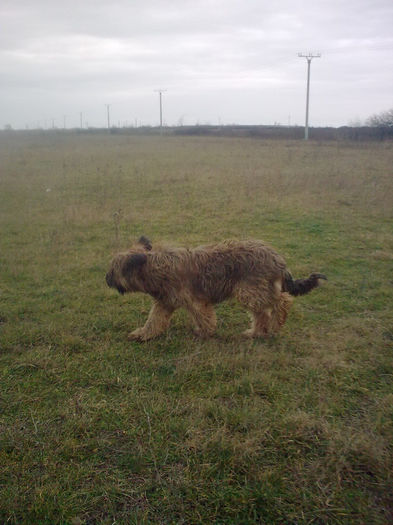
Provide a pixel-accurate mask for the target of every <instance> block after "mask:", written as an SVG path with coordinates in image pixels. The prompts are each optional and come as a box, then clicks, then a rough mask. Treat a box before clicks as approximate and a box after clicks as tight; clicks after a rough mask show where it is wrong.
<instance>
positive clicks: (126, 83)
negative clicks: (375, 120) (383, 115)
mask: <svg viewBox="0 0 393 525" xmlns="http://www.w3.org/2000/svg"><path fill="white" fill-rule="evenodd" d="M392 22H393V7H392V4H391V2H390V1H388V0H386V1H385V0H373V1H372V0H370V1H369V0H356V1H354V0H348V1H347V2H343V1H342V0H331V1H325V0H315V1H314V2H311V1H304V0H299V1H298V2H296V3H295V2H293V1H290V0H282V1H281V2H280V3H279V4H278V5H274V4H273V3H272V2H265V1H262V0H193V1H190V0H128V1H126V0H118V1H114V2H113V1H109V0H98V1H97V0H94V1H91V0H85V1H83V2H80V1H75V0H69V1H68V2H67V3H65V2H63V1H61V2H60V1H57V0H34V1H32V0H31V1H27V0H13V1H10V0H3V2H2V4H1V6H0V23H1V32H0V59H1V64H2V67H1V83H0V97H1V101H2V102H1V103H2V110H1V119H0V126H4V124H6V123H10V124H12V125H13V126H14V127H24V126H25V125H26V124H28V125H29V126H32V125H35V123H37V122H38V121H40V122H41V125H44V122H45V120H46V121H47V122H48V121H49V120H50V119H52V118H55V119H56V121H57V123H58V125H60V122H61V123H62V121H63V120H62V119H63V115H65V114H66V115H67V122H68V123H69V125H78V123H79V112H80V111H83V113H84V116H85V119H86V120H88V122H89V124H90V125H105V108H104V104H105V103H111V104H112V106H111V111H112V114H113V121H114V122H117V121H118V120H119V121H121V122H124V121H129V122H130V121H134V119H138V121H140V122H144V123H148V124H156V123H157V121H158V111H157V103H158V101H157V94H156V93H154V89H156V88H166V89H167V92H166V93H165V95H164V116H165V120H166V122H167V123H168V124H175V123H177V122H178V120H179V119H182V120H183V122H185V123H194V122H196V121H199V122H211V123H216V122H217V121H221V122H224V123H225V122H227V123H228V122H238V123H250V124H258V123H263V124H269V123H273V122H282V123H287V121H288V119H289V118H290V119H291V122H292V123H295V122H297V123H299V124H301V123H303V114H304V98H305V78H306V62H305V60H304V59H300V58H298V57H297V52H298V51H309V50H312V51H320V52H321V53H322V57H321V58H320V59H315V60H314V61H313V65H312V90H311V123H312V124H314V125H341V124H346V123H348V121H349V120H351V119H354V118H356V117H360V118H364V117H367V116H368V115H370V114H371V113H374V112H378V111H381V110H383V109H387V108H389V107H391V105H392V97H391V93H392V75H391V71H392V48H393V38H392V33H391V27H392ZM61 125H62V124H61Z"/></svg>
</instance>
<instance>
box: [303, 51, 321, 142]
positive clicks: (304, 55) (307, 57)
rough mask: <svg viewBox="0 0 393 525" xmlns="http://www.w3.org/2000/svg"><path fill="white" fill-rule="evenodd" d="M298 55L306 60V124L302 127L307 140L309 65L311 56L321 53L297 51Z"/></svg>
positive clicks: (314, 56)
mask: <svg viewBox="0 0 393 525" xmlns="http://www.w3.org/2000/svg"><path fill="white" fill-rule="evenodd" d="M297 56H298V57H301V58H305V59H306V60H307V97H306V124H305V127H304V140H308V107H309V100H310V66H311V60H312V59H313V58H321V53H316V54H315V55H313V54H312V53H307V54H305V53H298V55H297Z"/></svg>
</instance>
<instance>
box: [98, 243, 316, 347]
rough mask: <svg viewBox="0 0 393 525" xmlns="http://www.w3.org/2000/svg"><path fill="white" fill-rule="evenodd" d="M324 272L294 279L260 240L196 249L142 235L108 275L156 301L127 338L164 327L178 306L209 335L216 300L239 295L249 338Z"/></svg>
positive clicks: (275, 325)
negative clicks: (171, 245) (249, 319)
mask: <svg viewBox="0 0 393 525" xmlns="http://www.w3.org/2000/svg"><path fill="white" fill-rule="evenodd" d="M319 279H326V277H325V276H324V275H322V274H311V275H310V277H309V278H308V279H299V280H296V281H294V280H293V279H292V276H291V274H290V273H289V271H288V270H287V268H286V264H285V261H284V259H283V258H282V257H281V256H280V255H278V253H276V252H275V251H274V250H273V249H272V248H270V247H269V246H267V245H266V244H265V243H264V242H262V241H257V240H247V241H233V240H227V241H223V242H220V243H217V244H211V245H207V246H200V247H198V248H193V249H187V248H175V249H173V248H162V247H161V248H160V247H156V246H152V244H151V242H150V241H149V240H148V239H147V238H146V237H141V238H140V239H139V241H138V243H137V244H135V245H134V246H133V247H132V248H131V249H130V250H129V251H127V252H124V253H119V254H118V255H116V256H115V258H114V259H113V261H112V264H111V267H110V269H109V271H108V273H107V275H106V281H107V284H108V286H110V287H112V288H116V289H117V290H118V291H119V292H120V293H122V294H123V293H126V292H142V293H146V294H149V295H151V296H152V297H153V298H154V299H155V301H154V304H153V307H152V309H151V311H150V314H149V317H148V319H147V321H146V324H145V325H144V326H143V327H142V328H138V329H136V330H135V331H134V332H132V333H131V334H130V335H129V337H130V338H131V339H137V340H140V341H147V340H148V339H151V338H153V337H156V336H158V335H159V334H161V333H162V332H164V331H165V330H166V329H167V328H168V326H169V323H170V318H171V316H172V313H173V312H174V311H175V310H176V309H177V308H181V307H183V308H185V309H186V310H187V311H188V313H189V314H190V316H191V318H192V320H193V323H194V326H195V331H196V333H197V334H198V335H200V336H202V337H207V336H210V335H212V334H213V333H214V331H215V328H216V315H215V312H214V308H213V305H214V304H216V303H220V302H222V301H225V300H226V299H229V298H231V297H234V298H236V299H237V300H238V301H239V302H240V304H242V305H243V306H244V307H245V308H247V310H248V311H249V312H250V313H251V315H252V325H251V328H250V329H249V330H247V331H246V332H245V334H246V335H247V336H249V337H258V336H267V335H269V334H271V333H274V332H277V331H278V330H279V329H280V327H281V326H282V325H283V324H284V323H285V320H286V318H287V315H288V312H289V309H290V307H291V304H292V301H293V299H292V297H291V296H292V295H293V296H295V295H303V294H305V293H308V292H309V291H310V290H312V289H313V288H315V287H316V286H318V283H319Z"/></svg>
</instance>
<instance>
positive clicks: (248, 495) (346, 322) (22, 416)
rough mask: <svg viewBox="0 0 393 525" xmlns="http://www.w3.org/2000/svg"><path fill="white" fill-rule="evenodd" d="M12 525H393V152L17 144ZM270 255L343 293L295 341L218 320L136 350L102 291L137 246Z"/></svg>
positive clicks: (2, 443) (0, 422)
mask: <svg viewBox="0 0 393 525" xmlns="http://www.w3.org/2000/svg"><path fill="white" fill-rule="evenodd" d="M0 157H1V159H2V160H1V166H0V224H1V237H0V346H1V350H0V363H1V368H0V410H1V415H0V522H2V523H3V522H4V523H15V524H22V523H27V524H33V523H34V524H35V523H40V524H54V523H66V524H72V525H82V524H95V523H97V524H98V523H100V524H101V523H102V524H112V523H117V524H132V523H135V524H136V523H138V524H140V523H165V524H167V523H186V524H191V523H221V524H223V523H231V524H232V523H239V524H246V523H266V524H273V523H277V524H279V523H280V524H281V523H282V524H284V523H285V524H290V523H292V524H295V523H296V524H306V523H328V524H342V523H348V524H349V523H351V524H360V523H364V524H385V523H391V522H392V521H393V492H392V471H393V470H392V467H393V465H392V442H393V389H392V379H393V366H392V346H393V345H392V341H393V326H392V318H393V314H392V295H393V293H392V290H393V287H392V260H393V259H392V240H393V235H392V230H391V219H392V216H391V215H392V202H393V190H392V178H391V177H392V173H391V166H392V165H393V162H392V161H393V158H392V157H393V156H392V147H391V145H389V144H361V145H357V144H343V143H339V144H336V143H309V144H305V143H303V142H288V143H287V142H278V141H277V142H268V141H258V140H252V139H229V138H227V139H220V138H210V139H209V138H175V137H168V138H165V137H147V138H144V137H119V136H87V135H85V136H83V135H79V136H77V135H61V134H59V135H55V134H52V135H51V134H49V135H46V136H39V135H31V136H23V135H5V134H3V135H2V136H1V137H0ZM141 234H145V235H147V236H149V237H150V238H151V239H152V240H153V241H154V240H160V241H169V242H173V243H175V244H179V245H197V244H201V243H206V242H211V241H214V240H220V239H223V238H231V237H232V238H249V237H255V238H262V239H264V240H266V241H268V242H270V243H271V244H272V245H273V246H274V247H275V248H276V249H277V250H278V251H279V252H280V253H281V254H282V255H284V256H285V258H286V259H287V262H288V264H289V267H290V268H291V270H292V273H293V274H294V276H296V277H304V276H306V275H308V274H309V273H310V272H311V271H320V272H323V273H326V274H327V275H328V277H329V281H328V283H326V285H325V286H324V287H323V288H320V289H318V290H316V291H314V292H313V293H312V294H310V295H308V296H305V297H303V298H299V299H297V300H296V302H295V305H294V307H293V309H292V311H291V314H290V317H289V319H288V322H287V324H286V325H285V327H284V329H283V330H282V332H281V333H280V335H279V336H276V337H274V338H271V339H269V340H266V341H264V340H257V341H246V340H244V339H242V337H241V336H240V333H241V332H242V331H243V330H244V329H245V328H246V327H247V325H248V317H247V314H246V313H245V312H243V311H242V310H241V309H240V308H239V307H238V306H237V305H236V304H222V305H219V306H218V308H217V313H218V317H219V325H218V331H217V335H216V336H215V337H214V338H212V339H211V340H209V341H203V342H202V341H199V340H198V339H196V338H195V337H194V336H193V335H192V331H191V326H190V323H189V320H188V319H187V317H186V316H185V314H184V313H182V312H180V313H178V314H177V315H175V317H174V320H173V324H172V326H171V329H170V331H169V332H168V333H167V334H166V335H164V336H162V337H161V338H159V339H157V340H156V341H152V342H148V343H145V344H139V343H130V342H128V341H127V340H126V335H127V333H128V332H129V331H130V330H131V329H134V328H135V327H137V326H140V325H141V324H142V323H143V322H144V320H145V318H146V315H147V313H148V310H149V307H150V304H151V301H150V299H149V298H148V297H145V296H138V295H134V296H124V297H121V296H119V295H117V294H116V293H115V292H113V291H112V290H109V289H108V288H107V287H106V285H105V282H104V276H105V272H106V269H107V266H108V263H109V260H110V258H111V255H112V254H113V253H114V252H116V251H117V250H119V249H124V248H126V247H127V246H129V245H130V244H131V243H132V242H133V240H134V239H135V238H137V237H138V236H139V235H141Z"/></svg>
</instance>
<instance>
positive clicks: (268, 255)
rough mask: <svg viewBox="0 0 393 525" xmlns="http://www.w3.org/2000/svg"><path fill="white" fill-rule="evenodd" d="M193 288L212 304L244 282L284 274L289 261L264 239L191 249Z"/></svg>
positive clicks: (275, 277) (276, 277)
mask: <svg viewBox="0 0 393 525" xmlns="http://www.w3.org/2000/svg"><path fill="white" fill-rule="evenodd" d="M190 254H191V260H192V263H193V264H192V266H193V272H192V281H191V285H192V287H193V291H194V292H195V293H196V294H198V295H200V296H203V297H206V298H207V299H209V300H210V301H211V302H212V303H218V302H221V301H224V300H225V299H227V298H228V297H231V296H232V295H233V292H234V289H235V287H236V286H237V285H238V284H239V283H240V282H247V283H250V284H251V283H252V282H254V281H259V280H260V279H264V280H266V281H269V282H270V281H271V282H273V281H274V280H277V279H279V278H280V277H283V275H284V273H285V268H286V265H285V261H284V259H283V258H282V257H281V256H280V255H278V254H277V253H276V252H275V251H274V250H272V249H271V248H270V247H269V246H267V245H266V244H264V243H263V242H261V241H254V240H250V241H231V240H230V241H223V242H220V243H217V244H211V245H208V246H201V247H198V248H195V249H193V250H190Z"/></svg>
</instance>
